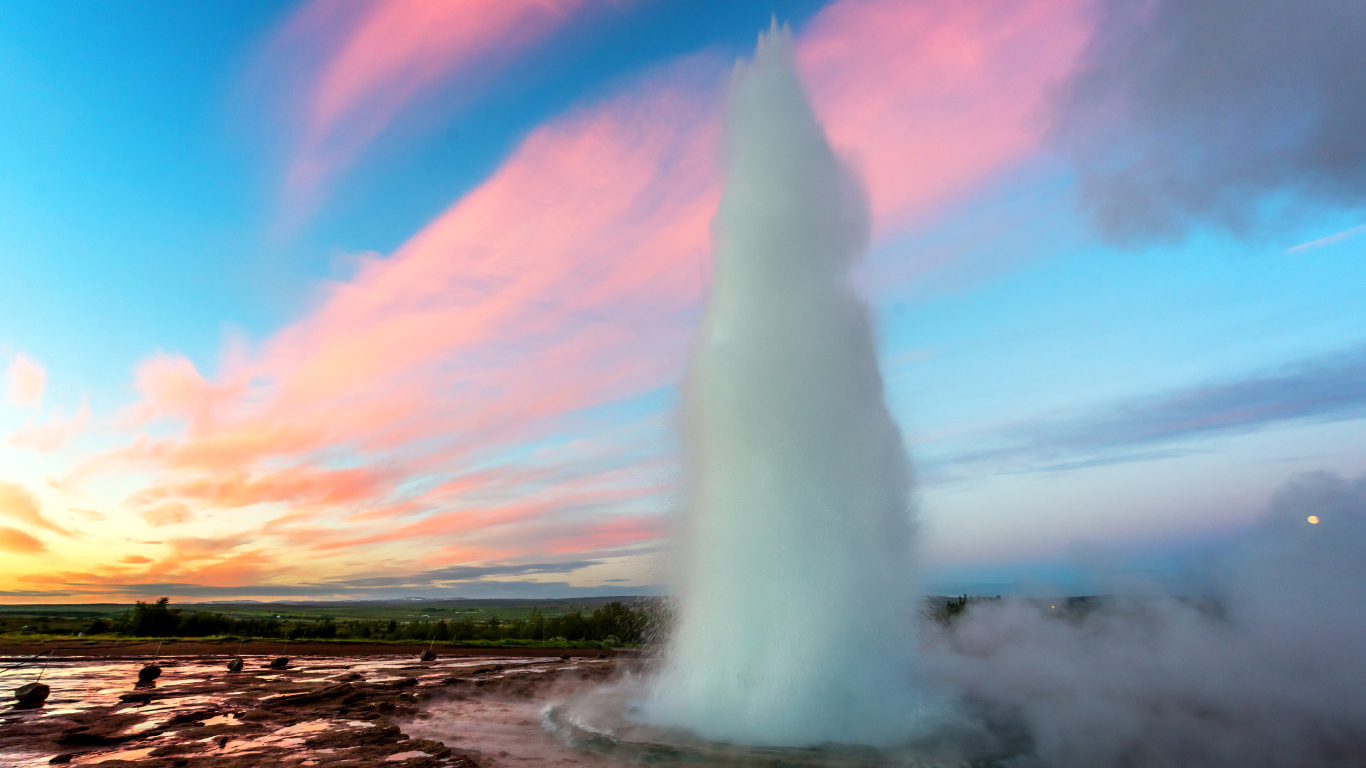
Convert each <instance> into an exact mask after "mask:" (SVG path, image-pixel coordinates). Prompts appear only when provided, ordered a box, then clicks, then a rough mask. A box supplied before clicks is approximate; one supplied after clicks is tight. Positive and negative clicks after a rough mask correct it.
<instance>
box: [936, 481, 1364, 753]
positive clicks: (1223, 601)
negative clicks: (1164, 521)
mask: <svg viewBox="0 0 1366 768" xmlns="http://www.w3.org/2000/svg"><path fill="white" fill-rule="evenodd" d="M1310 515H1314V516H1316V517H1317V518H1318V519H1319V523H1318V524H1316V525H1312V524H1309V523H1308V522H1307V518H1308V517H1309V516H1310ZM1219 570H1220V573H1221V575H1220V576H1219V577H1218V579H1217V580H1216V582H1215V583H1214V584H1213V585H1212V586H1213V587H1214V588H1215V590H1216V594H1217V595H1218V596H1219V599H1218V602H1217V603H1214V602H1207V603H1199V602H1180V601H1176V600H1171V601H1153V600H1144V601H1141V602H1140V601H1130V602H1125V601H1116V602H1115V603H1114V604H1112V605H1110V606H1108V607H1106V608H1103V609H1101V610H1098V611H1096V612H1094V613H1092V614H1090V615H1087V616H1086V617H1085V618H1083V619H1081V620H1071V619H1065V618H1058V617H1055V616H1049V615H1048V614H1049V613H1050V611H1049V610H1048V608H1049V607H1048V606H1047V605H1045V606H1042V610H1040V609H1039V608H1038V607H1036V606H1033V605H1031V604H1028V603H1020V602H1016V601H1006V602H1005V603H1002V604H987V603H979V604H975V605H973V606H972V608H970V609H969V610H968V612H967V613H966V614H964V615H963V617H962V619H961V620H960V621H957V622H955V624H954V626H953V628H952V629H951V630H948V631H945V632H943V633H940V634H939V635H937V636H936V637H934V638H933V639H932V640H931V642H930V645H929V649H928V656H927V659H926V662H927V666H928V668H930V669H933V670H936V671H937V673H938V674H939V676H940V682H941V683H942V684H944V685H946V686H950V687H952V688H954V689H957V690H959V691H961V692H963V693H964V694H965V695H966V696H968V697H969V699H977V700H983V701H988V702H993V703H994V704H995V705H997V706H1001V705H1004V706H1005V707H1006V708H1007V709H1008V710H1010V711H1013V712H1015V713H1018V715H1019V716H1020V717H1021V718H1022V720H1023V724H1024V726H1025V728H1026V730H1027V732H1028V733H1029V738H1030V739H1031V740H1032V742H1033V747H1032V750H1031V751H1032V752H1033V754H1034V755H1035V757H1036V758H1037V759H1038V761H1039V762H1040V763H1041V764H1043V765H1047V766H1056V767H1057V768H1073V767H1075V768H1110V767H1111V766H1114V767H1116V768H1118V767H1119V766H1177V765H1182V766H1186V765H1198V766H1238V767H1239V768H1290V767H1291V766H1295V767H1297V768H1298V767H1302V766H1349V765H1350V766H1359V765H1361V764H1362V761H1363V759H1366V685H1363V684H1362V683H1363V681H1366V654H1363V653H1362V648H1366V476H1363V477H1361V478H1358V479H1356V480H1352V481H1349V480H1346V479H1343V478H1341V477H1339V476H1336V475H1332V474H1327V473H1318V474H1312V475H1307V476H1303V477H1300V478H1298V479H1296V480H1294V481H1292V482H1291V483H1289V484H1288V485H1287V486H1285V487H1284V488H1282V489H1281V490H1280V491H1279V492H1278V493H1277V494H1276V496H1275V497H1274V499H1273V501H1272V503H1271V506H1270V510H1269V513H1268V514H1267V515H1266V517H1265V518H1264V520H1263V521H1262V522H1261V524H1260V526H1259V528H1258V529H1257V530H1256V532H1255V533H1254V534H1252V535H1250V536H1248V537H1247V538H1246V540H1244V541H1243V542H1242V543H1241V545H1240V546H1239V547H1238V549H1237V551H1236V552H1235V553H1234V554H1233V555H1232V556H1230V557H1229V558H1228V560H1227V561H1226V562H1225V563H1223V564H1222V567H1221V568H1220V569H1219ZM1058 607H1059V608H1061V607H1062V606H1058Z"/></svg>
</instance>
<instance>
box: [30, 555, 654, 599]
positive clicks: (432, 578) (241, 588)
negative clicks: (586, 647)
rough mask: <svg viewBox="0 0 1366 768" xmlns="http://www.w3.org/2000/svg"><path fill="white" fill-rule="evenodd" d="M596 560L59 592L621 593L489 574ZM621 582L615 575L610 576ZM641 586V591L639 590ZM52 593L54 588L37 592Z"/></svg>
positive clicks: (649, 589) (567, 568) (567, 567)
mask: <svg viewBox="0 0 1366 768" xmlns="http://www.w3.org/2000/svg"><path fill="white" fill-rule="evenodd" d="M601 563H602V561H601V560H570V561H565V562H559V563H512V564H494V565H478V566H472V565H457V566H449V567H446V568H435V569H432V570H428V571H419V572H418V573H413V574H407V575H394V576H368V577H361V578H354V579H338V580H335V581H327V582H311V583H300V584H239V585H234V586H216V585H206V584H193V583H185V582H155V583H153V582H148V583H139V584H85V583H75V582H72V583H68V584H64V585H63V586H64V587H66V588H68V589H78V590H80V592H75V593H64V594H80V593H82V592H83V593H90V594H103V593H110V592H114V593H119V594H125V595H128V596H129V597H158V596H161V595H174V596H178V597H220V598H231V597H327V598H337V599H354V600H372V599H383V598H397V597H447V598H449V597H547V598H548V597H599V596H605V595H618V594H622V589H623V588H622V587H607V586H602V587H574V586H570V585H569V584H568V583H567V582H541V581H500V580H496V579H491V578H489V577H497V576H504V577H506V576H526V575H531V574H545V573H572V572H573V571H576V570H578V569H580V568H586V567H588V566H590V565H600V564H601ZM616 581H621V580H619V579H618V580H616ZM639 590H645V591H643V592H642V591H639ZM627 591H629V592H631V593H632V594H655V593H657V592H658V591H659V588H658V587H657V586H643V587H630V588H627ZM37 594H55V593H37Z"/></svg>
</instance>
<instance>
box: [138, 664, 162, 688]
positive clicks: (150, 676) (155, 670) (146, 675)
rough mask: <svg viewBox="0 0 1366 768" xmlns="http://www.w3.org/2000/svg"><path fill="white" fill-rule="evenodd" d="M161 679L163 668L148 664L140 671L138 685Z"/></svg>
mask: <svg viewBox="0 0 1366 768" xmlns="http://www.w3.org/2000/svg"><path fill="white" fill-rule="evenodd" d="M158 677H161V667H158V666H157V665H155V664H148V665H147V666H145V667H143V668H142V669H139V670H138V684H139V685H143V684H146V683H150V682H152V681H153V680H155V679H157V678H158Z"/></svg>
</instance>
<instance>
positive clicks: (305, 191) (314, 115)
mask: <svg viewBox="0 0 1366 768" xmlns="http://www.w3.org/2000/svg"><path fill="white" fill-rule="evenodd" d="M584 5H585V0H350V1H349V2H348V1H345V0H310V2H308V3H306V4H305V5H304V6H303V7H301V8H300V9H299V10H298V11H297V12H296V13H295V14H294V15H293V16H292V17H291V18H290V19H289V20H288V21H287V22H286V23H285V24H284V25H283V27H282V28H281V30H280V32H279V33H278V35H277V37H276V39H275V40H274V41H273V42H272V44H271V45H270V46H269V48H268V52H267V56H266V61H267V62H269V63H270V65H271V66H269V67H268V69H270V71H271V72H272V74H275V73H278V69H279V68H280V67H290V66H298V65H299V64H300V63H301V62H299V61H298V60H299V59H300V58H303V59H311V60H312V61H308V62H304V66H303V69H304V70H305V73H304V74H303V83H302V84H301V86H300V92H299V93H297V94H292V95H291V96H292V97H291V101H294V102H297V103H298V104H299V105H300V110H299V114H298V115H297V119H298V121H299V123H300V125H299V137H298V143H297V145H296V147H295V149H294V152H293V156H292V157H291V159H290V160H289V165H288V170H287V174H286V179H285V199H286V201H287V204H288V205H290V206H291V207H293V208H294V209H295V210H294V211H292V212H291V213H292V214H293V215H300V214H306V213H307V208H309V207H310V206H312V205H313V204H314V202H315V198H316V196H317V195H318V193H319V192H320V188H321V187H322V185H324V184H325V183H326V182H327V181H328V180H329V179H330V178H331V177H333V176H335V175H336V174H337V173H338V172H340V171H341V170H343V169H345V168H346V167H347V166H349V165H351V164H352V163H354V162H355V161H356V160H357V158H358V157H359V156H360V155H361V154H362V153H363V152H364V151H365V149H366V148H367V147H368V146H369V145H370V144H371V143H372V142H373V141H374V140H375V139H376V138H378V137H379V136H380V135H381V134H382V133H383V132H384V131H385V130H386V129H387V128H389V127H390V126H391V125H392V124H393V122H394V121H395V119H397V118H398V116H399V115H400V114H401V113H402V112H403V111H404V110H405V109H407V108H409V107H411V106H413V105H414V103H415V102H416V101H417V100H418V99H419V98H420V97H422V96H431V95H434V94H435V93H436V92H437V91H438V89H439V88H440V86H443V85H447V84H449V83H452V82H458V83H459V84H460V86H461V87H460V91H461V92H462V93H464V94H466V95H467V96H468V94H471V93H473V92H477V91H478V90H480V89H481V88H483V87H486V86H487V85H488V84H489V82H490V80H491V79H492V77H493V76H495V75H496V73H497V72H498V71H499V69H500V68H501V67H502V66H504V65H506V64H507V62H509V61H510V60H512V59H514V58H516V57H517V56H518V55H519V54H521V53H523V52H525V51H527V50H529V49H531V48H533V47H534V46H536V45H538V44H539V43H541V42H542V41H544V40H545V39H546V38H547V37H549V36H550V35H551V34H552V33H553V32H554V31H555V30H557V29H558V28H560V27H561V26H562V25H563V24H564V23H565V22H566V21H567V20H569V19H570V18H571V17H573V15H574V14H575V13H577V12H578V11H580V9H581V8H582V7H583V6H584ZM445 100H446V101H447V102H449V101H450V100H451V97H450V95H449V94H447V95H446V99H445Z"/></svg>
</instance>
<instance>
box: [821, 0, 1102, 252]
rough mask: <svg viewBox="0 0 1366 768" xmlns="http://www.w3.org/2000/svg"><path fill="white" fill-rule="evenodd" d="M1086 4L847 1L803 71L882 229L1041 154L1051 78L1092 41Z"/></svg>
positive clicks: (828, 17)
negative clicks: (864, 187) (863, 184)
mask: <svg viewBox="0 0 1366 768" xmlns="http://www.w3.org/2000/svg"><path fill="white" fill-rule="evenodd" d="M1088 7H1089V4H1088V3H1087V2H1084V1H1083V0H1031V1H1030V2H1007V1H1005V0H973V1H972V2H954V3H906V2H902V1H901V0H843V1H842V2H837V3H833V4H831V5H830V6H827V7H826V8H825V9H823V10H822V11H821V12H820V13H819V14H817V15H816V17H815V18H814V19H812V21H811V23H810V24H809V25H808V27H807V29H806V30H805V31H804V32H803V33H802V35H801V40H800V44H799V47H798V67H799V69H800V71H801V73H802V76H803V78H804V79H805V81H806V82H807V85H808V87H809V88H810V91H811V98H812V101H813V103H814V104H815V107H816V111H817V112H818V113H819V114H820V115H821V118H822V120H823V122H824V123H825V128H826V132H827V133H828V134H829V136H830V140H831V143H832V144H834V145H835V146H836V147H837V148H839V149H841V150H843V151H844V152H845V153H847V154H849V155H850V156H851V157H852V159H853V160H854V161H855V162H856V163H857V165H858V167H859V169H860V170H861V171H862V173H863V175H864V178H865V181H866V182H867V184H868V189H869V199H870V200H871V202H872V206H873V213H874V219H875V228H876V229H877V230H878V233H879V234H881V235H884V236H885V235H888V234H892V233H894V232H896V231H897V230H898V229H900V228H901V227H904V226H906V225H907V224H909V223H911V222H913V221H915V220H916V219H917V218H919V217H923V216H925V215H927V214H930V213H933V212H936V211H938V210H942V209H943V207H945V206H946V205H947V204H950V203H952V202H954V201H955V200H956V199H958V198H960V197H961V196H962V195H964V194H966V193H967V192H970V191H971V190H972V189H973V188H975V187H976V186H978V185H980V184H981V183H982V182H983V181H984V180H986V179H989V178H990V177H992V176H993V175H994V174H997V173H999V172H1000V171H1001V170H1003V169H1005V168H1008V167H1010V166H1011V165H1012V164H1014V163H1016V162H1018V161H1019V160H1021V159H1022V158H1024V157H1025V156H1027V155H1029V154H1030V153H1031V152H1033V151H1034V149H1035V147H1036V146H1037V145H1038V142H1039V139H1040V137H1041V134H1042V132H1043V129H1044V128H1045V127H1046V125H1045V121H1046V118H1047V115H1046V111H1045V107H1046V101H1045V100H1046V98H1047V94H1048V89H1049V88H1050V86H1051V85H1052V84H1053V83H1055V82H1057V81H1059V80H1060V79H1061V78H1063V77H1064V76H1066V75H1067V74H1068V73H1069V72H1070V71H1071V69H1072V66H1073V64H1074V62H1075V60H1076V57H1077V55H1078V53H1079V52H1080V51H1081V48H1082V46H1083V45H1085V43H1086V41H1087V40H1088V39H1089V38H1090V33H1091V27H1090V24H1089V19H1088V17H1087V15H1086V10H1087V8H1088Z"/></svg>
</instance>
